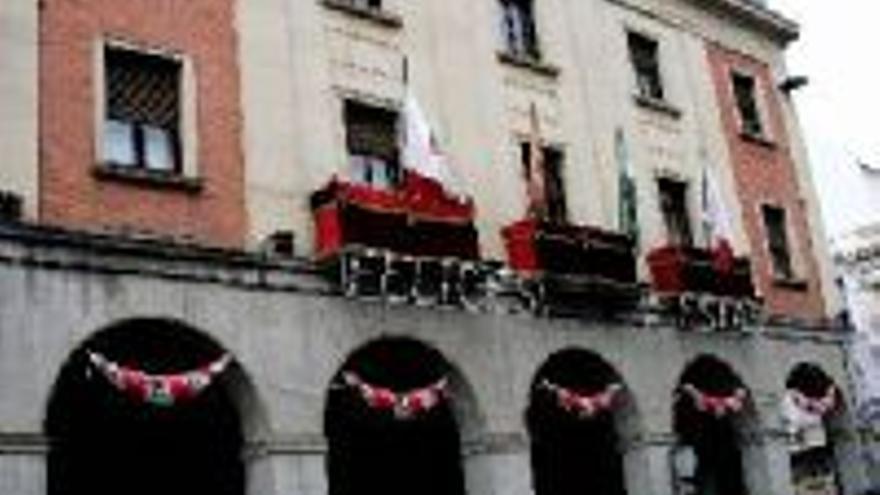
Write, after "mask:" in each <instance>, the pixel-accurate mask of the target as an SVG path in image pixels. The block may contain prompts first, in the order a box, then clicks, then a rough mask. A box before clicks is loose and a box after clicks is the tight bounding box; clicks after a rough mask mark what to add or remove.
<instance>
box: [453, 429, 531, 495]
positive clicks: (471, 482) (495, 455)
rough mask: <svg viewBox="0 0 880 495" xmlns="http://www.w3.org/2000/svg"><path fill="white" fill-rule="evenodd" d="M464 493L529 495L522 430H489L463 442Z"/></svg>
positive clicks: (528, 462)
mask: <svg viewBox="0 0 880 495" xmlns="http://www.w3.org/2000/svg"><path fill="white" fill-rule="evenodd" d="M462 463H463V464H464V466H463V467H464V476H465V488H466V491H467V495H532V494H533V493H534V490H533V488H532V466H531V460H530V459H529V442H528V438H527V437H526V435H525V434H523V433H490V434H487V435H484V436H482V437H481V438H479V439H477V440H474V441H470V442H466V443H465V445H464V449H463V454H462Z"/></svg>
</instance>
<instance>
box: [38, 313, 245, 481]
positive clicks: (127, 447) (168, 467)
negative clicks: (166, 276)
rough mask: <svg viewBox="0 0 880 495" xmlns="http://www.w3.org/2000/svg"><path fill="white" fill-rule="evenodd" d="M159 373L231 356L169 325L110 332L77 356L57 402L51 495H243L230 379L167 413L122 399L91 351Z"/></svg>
mask: <svg viewBox="0 0 880 495" xmlns="http://www.w3.org/2000/svg"><path fill="white" fill-rule="evenodd" d="M88 351H92V352H99V353H101V354H102V355H104V356H107V357H108V358H109V359H112V360H113V361H115V362H117V363H121V364H123V365H126V366H131V367H137V368H138V369H141V370H143V371H146V372H148V373H151V374H168V373H177V372H182V371H187V370H192V369H197V368H199V367H200V366H203V365H205V364H206V363H207V362H209V361H211V360H214V359H217V358H218V356H220V355H222V354H223V350H222V349H221V348H219V347H218V346H217V345H216V344H214V343H213V342H211V341H210V340H208V339H207V338H206V337H203V336H202V335H200V334H198V333H196V332H194V331H192V330H190V329H188V328H184V327H182V326H180V325H178V324H174V323H170V322H167V321H153V320H143V321H133V322H130V323H126V324H124V325H120V326H119V327H116V328H113V329H111V330H107V331H104V332H102V333H100V334H98V335H97V336H96V337H94V338H93V339H91V340H90V341H88V342H87V343H86V344H85V345H84V346H83V347H82V348H80V349H79V350H77V351H76V352H74V353H73V354H72V356H71V357H70V359H69V360H68V362H67V363H66V365H65V366H64V367H63V369H62V371H61V374H60V376H59V378H58V381H57V383H56V385H55V390H54V394H53V397H52V399H51V402H50V404H49V411H48V416H47V421H46V431H47V434H48V436H49V439H50V442H51V450H50V453H49V467H48V493H49V495H68V494H69V495H80V494H90V495H111V494H112V495H118V494H121V493H124V494H126V495H156V494H158V493H161V494H163V495H176V494H180V495H192V494H196V493H198V494H212V495H243V494H244V468H243V464H242V460H241V450H242V435H241V427H240V421H239V417H238V413H237V411H236V409H235V407H234V406H233V404H232V402H231V400H230V397H229V396H228V395H227V392H226V390H225V387H224V386H223V385H224V384H223V379H224V377H220V380H219V382H217V383H214V384H213V385H211V386H210V387H208V388H207V389H205V390H204V391H203V392H202V393H201V394H199V395H198V396H197V397H194V398H193V399H192V400H190V401H187V402H186V403H180V404H175V405H173V406H158V405H152V404H147V403H142V402H139V401H136V400H134V399H132V398H130V397H129V396H126V395H125V394H123V393H121V392H120V391H119V390H118V389H116V388H114V386H113V385H111V383H110V382H109V381H108V380H107V379H106V378H105V377H104V376H103V375H101V374H100V373H97V372H95V370H94V369H92V364H91V363H90V362H89V359H88V355H87V352H88Z"/></svg>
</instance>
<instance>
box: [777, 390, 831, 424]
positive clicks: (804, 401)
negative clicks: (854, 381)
mask: <svg viewBox="0 0 880 495" xmlns="http://www.w3.org/2000/svg"><path fill="white" fill-rule="evenodd" d="M788 393H789V395H790V396H791V399H792V402H793V403H794V405H796V406H797V407H799V408H801V409H802V410H803V411H804V412H806V413H808V414H813V415H816V416H822V417H824V416H828V415H829V414H831V413H832V412H833V411H834V410H835V409H836V408H837V389H836V388H835V387H834V385H829V386H828V388H827V389H826V390H825V395H823V396H822V397H810V396H808V395H806V394H804V393H803V392H801V391H800V390H797V389H789V390H788Z"/></svg>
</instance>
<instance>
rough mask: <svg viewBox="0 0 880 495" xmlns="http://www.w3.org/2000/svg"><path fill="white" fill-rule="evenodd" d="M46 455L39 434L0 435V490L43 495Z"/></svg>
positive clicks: (13, 494) (8, 493) (9, 494)
mask: <svg viewBox="0 0 880 495" xmlns="http://www.w3.org/2000/svg"><path fill="white" fill-rule="evenodd" d="M48 454H49V448H48V443H47V441H46V439H45V438H44V437H43V436H42V435H40V434H37V433H34V434H30V433H27V434H0V493H2V494H3V495H45V494H46V469H47V467H46V465H47V459H48Z"/></svg>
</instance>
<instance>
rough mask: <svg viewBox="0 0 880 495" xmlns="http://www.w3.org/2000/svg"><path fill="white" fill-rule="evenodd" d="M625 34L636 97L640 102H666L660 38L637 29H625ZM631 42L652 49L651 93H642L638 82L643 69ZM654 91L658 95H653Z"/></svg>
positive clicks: (666, 95) (641, 86) (641, 87)
mask: <svg viewBox="0 0 880 495" xmlns="http://www.w3.org/2000/svg"><path fill="white" fill-rule="evenodd" d="M625 33H626V52H627V58H628V59H629V65H630V70H631V74H632V81H633V88H634V91H635V95H636V97H637V98H638V99H640V100H645V101H649V102H666V101H667V100H668V94H667V93H668V92H667V90H666V84H665V80H666V78H665V77H664V74H663V57H662V50H661V43H660V38H659V37H657V36H653V35H650V34H647V33H645V32H644V31H641V30H637V29H626V31H625ZM633 41H638V42H646V46H647V45H650V47H651V48H652V55H653V57H652V60H651V62H652V63H653V67H651V68H650V69H651V70H652V74H650V76H651V77H652V78H653V82H652V91H650V92H648V93H646V92H645V91H643V85H642V84H641V82H640V81H641V80H642V77H641V76H642V69H644V67H642V66H641V65H640V63H639V60H638V59H637V57H636V56H635V55H636V50H634V43H633ZM655 91H656V92H658V93H659V94H654V92H655Z"/></svg>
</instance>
